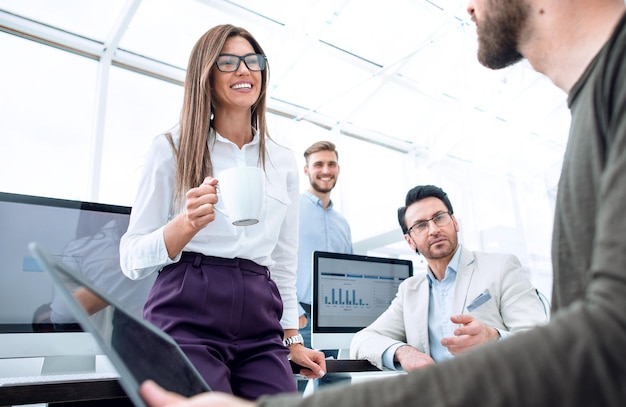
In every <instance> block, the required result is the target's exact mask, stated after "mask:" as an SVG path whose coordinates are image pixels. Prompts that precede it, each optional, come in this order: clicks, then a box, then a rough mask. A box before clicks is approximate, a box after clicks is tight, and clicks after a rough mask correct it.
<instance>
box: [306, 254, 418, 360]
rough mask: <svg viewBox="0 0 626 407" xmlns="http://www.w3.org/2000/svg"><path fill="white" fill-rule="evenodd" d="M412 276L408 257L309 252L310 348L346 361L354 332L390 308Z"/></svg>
mask: <svg viewBox="0 0 626 407" xmlns="http://www.w3.org/2000/svg"><path fill="white" fill-rule="evenodd" d="M412 275H413V262H412V261H410V260H406V259H393V258H385V257H374V256H363V255H356V254H342V253H331V252H323V251H315V252H313V298H312V304H311V305H312V311H311V314H312V315H311V319H312V321H311V323H312V325H311V326H312V330H311V345H312V347H313V348H314V349H339V358H348V357H349V356H348V355H349V349H350V341H351V340H352V337H353V336H354V334H355V333H356V332H358V331H360V330H361V329H363V328H365V327H366V326H368V325H369V324H370V323H372V322H373V321H374V320H375V319H376V318H378V316H379V315H380V314H382V313H383V312H384V311H385V310H386V309H387V308H388V307H389V304H391V301H392V300H393V299H394V297H395V296H396V293H397V291H398V286H399V285H400V283H401V282H402V281H404V280H406V279H407V278H409V277H411V276H412Z"/></svg>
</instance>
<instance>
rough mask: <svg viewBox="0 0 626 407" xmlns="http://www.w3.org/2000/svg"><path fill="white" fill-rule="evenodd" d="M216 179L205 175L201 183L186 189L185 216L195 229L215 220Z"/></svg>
mask: <svg viewBox="0 0 626 407" xmlns="http://www.w3.org/2000/svg"><path fill="white" fill-rule="evenodd" d="M216 185H217V179H215V178H211V177H206V178H205V179H204V182H203V183H202V185H200V186H199V187H197V188H191V189H190V190H189V191H187V194H186V195H185V198H186V200H187V202H186V205H185V209H186V211H185V216H186V217H187V221H188V222H189V223H190V224H191V225H192V226H193V227H194V228H195V229H197V230H200V229H202V228H204V227H205V226H206V225H208V224H209V223H211V222H213V221H214V220H215V209H214V208H213V205H215V204H216V203H217V189H216Z"/></svg>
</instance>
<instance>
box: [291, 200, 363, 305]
mask: <svg viewBox="0 0 626 407" xmlns="http://www.w3.org/2000/svg"><path fill="white" fill-rule="evenodd" d="M315 250H319V251H326V252H336V253H348V254H352V252H353V251H352V233H351V231H350V225H349V224H348V221H347V220H346V218H344V217H343V215H341V214H340V213H339V212H337V211H335V210H334V209H333V203H332V201H331V202H330V205H328V208H326V209H324V207H323V206H322V201H321V199H319V198H318V197H317V196H315V195H314V194H313V193H312V192H310V191H306V192H303V193H302V194H300V240H299V246H298V279H297V282H296V289H297V292H298V302H303V303H305V304H311V299H312V298H311V296H312V293H311V287H312V280H313V252H314V251H315ZM298 309H299V311H300V315H302V314H303V313H304V309H302V307H301V306H300V304H298Z"/></svg>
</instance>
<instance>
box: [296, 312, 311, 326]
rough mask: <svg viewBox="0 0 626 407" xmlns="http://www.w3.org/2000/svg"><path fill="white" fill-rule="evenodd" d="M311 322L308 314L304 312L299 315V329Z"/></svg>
mask: <svg viewBox="0 0 626 407" xmlns="http://www.w3.org/2000/svg"><path fill="white" fill-rule="evenodd" d="M308 323H309V320H308V319H306V315H305V314H302V315H300V316H299V317H298V329H302V328H304V327H305V326H306V324H308Z"/></svg>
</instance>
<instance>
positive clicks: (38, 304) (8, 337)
mask: <svg viewBox="0 0 626 407" xmlns="http://www.w3.org/2000/svg"><path fill="white" fill-rule="evenodd" d="M130 211H131V208H130V207H127V206H117V205H106V204H100V203H93V202H82V201H73V200H63V199H54V198H46V197H38V196H31V195H20V194H10V193H3V192H0V242H2V244H1V245H0V359H11V358H42V367H41V371H40V372H34V373H36V374H47V373H65V370H67V371H68V372H71V373H75V372H77V371H92V370H93V369H94V368H95V363H96V362H95V361H96V355H97V354H100V353H101V351H100V349H99V347H98V346H97V344H96V342H95V341H94V340H93V338H92V337H91V334H88V333H86V332H82V329H81V328H80V326H79V324H78V323H77V321H76V320H75V319H74V317H73V314H72V313H71V312H70V310H69V309H68V308H67V305H66V302H65V301H64V299H63V298H62V297H59V296H57V295H55V291H54V288H53V284H52V281H51V279H50V277H49V276H48V275H47V273H45V272H44V271H43V270H42V269H41V268H40V267H39V266H38V264H37V263H36V261H35V260H34V259H33V258H32V257H31V255H30V253H29V250H28V244H29V243H30V242H33V241H37V242H40V243H41V244H42V245H45V246H46V247H48V248H49V249H50V251H51V252H52V253H53V254H54V255H55V256H56V257H58V258H60V259H61V260H62V261H63V262H65V263H68V264H70V265H71V266H72V268H73V269H75V270H77V271H80V272H81V273H82V274H83V275H85V276H86V277H87V278H88V279H89V280H90V281H92V282H93V283H94V284H96V285H97V286H99V287H101V288H102V289H103V290H104V291H106V292H107V293H109V294H110V295H111V296H113V297H115V298H116V299H117V300H118V301H119V302H120V303H122V304H124V306H125V307H127V309H128V310H130V311H131V312H133V313H135V314H138V315H141V312H142V309H143V303H144V302H145V299H146V298H147V295H148V292H149V290H150V288H151V286H152V283H153V281H154V278H148V279H146V280H139V281H133V280H130V279H128V278H127V277H125V276H124V274H123V273H122V271H121V268H120V265H119V263H120V261H119V240H120V238H121V236H122V234H123V233H125V232H126V229H127V228H128V222H129V217H130ZM92 318H93V319H94V321H96V322H97V323H98V324H101V325H102V326H103V327H104V326H108V325H107V324H110V322H111V315H110V313H109V312H108V310H107V309H106V308H105V309H102V310H99V309H98V308H97V306H96V308H94V312H93V315H92ZM29 366H37V365H36V364H35V365H29ZM0 373H2V372H0Z"/></svg>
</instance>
